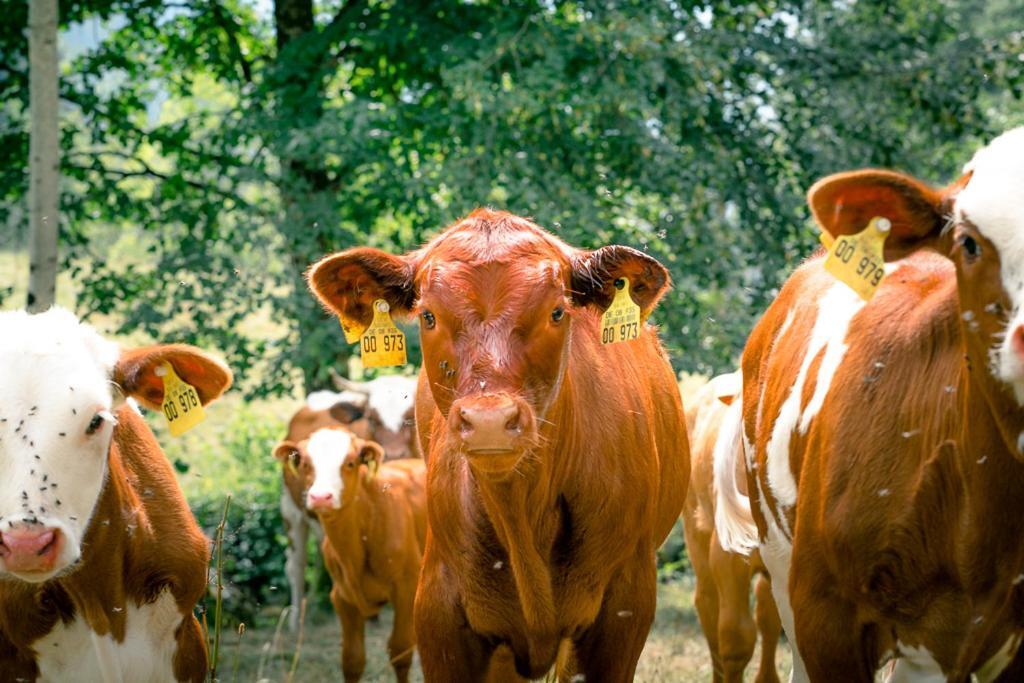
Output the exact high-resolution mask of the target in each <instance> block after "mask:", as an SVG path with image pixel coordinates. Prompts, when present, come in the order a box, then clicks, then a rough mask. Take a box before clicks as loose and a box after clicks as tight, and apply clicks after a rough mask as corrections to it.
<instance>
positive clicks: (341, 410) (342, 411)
mask: <svg viewBox="0 0 1024 683" xmlns="http://www.w3.org/2000/svg"><path fill="white" fill-rule="evenodd" d="M327 412H329V413H330V414H331V417H333V418H334V419H335V420H337V421H338V422H340V423H342V424H346V425H347V424H351V423H352V422H355V421H356V420H358V419H359V418H361V417H362V416H363V413H364V412H365V411H364V410H363V407H362V406H357V405H355V404H354V403H349V402H348V401H338V402H337V403H335V404H334V405H333V406H331V407H330V408H329V409H328V410H327Z"/></svg>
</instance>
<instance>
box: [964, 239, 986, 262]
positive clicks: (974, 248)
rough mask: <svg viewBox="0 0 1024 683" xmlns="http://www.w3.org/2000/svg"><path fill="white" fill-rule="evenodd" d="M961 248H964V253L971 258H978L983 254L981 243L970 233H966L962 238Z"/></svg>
mask: <svg viewBox="0 0 1024 683" xmlns="http://www.w3.org/2000/svg"><path fill="white" fill-rule="evenodd" d="M960 248H961V249H963V250H964V253H965V254H967V257H968V258H970V259H976V258H978V256H979V255H980V254H981V245H980V244H978V242H977V240H975V239H974V238H973V237H971V236H970V235H964V236H963V237H961V238H960Z"/></svg>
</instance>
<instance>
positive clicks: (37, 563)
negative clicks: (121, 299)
mask: <svg viewBox="0 0 1024 683" xmlns="http://www.w3.org/2000/svg"><path fill="white" fill-rule="evenodd" d="M0 329H3V331H4V333H3V335H0V368H3V381H2V382H0V481H2V482H3V486H2V487H0V577H4V576H14V577H16V578H19V579H22V580H25V581H30V582H41V581H46V580H48V579H50V578H52V577H54V576H56V575H58V574H60V573H62V572H65V571H68V570H69V568H71V567H73V566H74V564H75V563H76V562H77V561H78V559H79V558H80V556H81V554H82V545H81V544H82V540H83V538H84V537H85V535H86V532H87V530H88V528H89V524H90V520H91V517H92V514H93V510H94V508H95V507H96V503H97V501H98V500H99V498H100V495H101V493H102V491H103V487H104V483H105V481H106V477H107V471H108V453H109V451H110V445H111V440H112V437H113V435H114V430H115V429H117V428H118V427H117V418H116V417H115V412H116V411H117V410H118V409H119V408H120V407H121V405H122V404H123V401H124V398H125V397H126V396H130V397H132V398H134V399H136V400H137V401H139V402H140V403H142V404H144V405H146V406H147V407H150V408H154V409H157V410H159V409H160V404H161V402H162V401H163V393H164V392H163V380H162V379H161V378H160V377H159V376H158V372H162V371H163V370H162V368H163V364H164V363H168V362H169V363H170V364H171V365H172V366H173V367H174V370H175V372H176V373H177V374H178V376H179V377H181V378H182V379H183V380H185V381H186V382H188V383H189V384H191V385H193V386H194V387H195V388H196V390H197V392H198V393H199V398H200V400H201V401H202V402H203V403H204V404H205V403H208V402H209V401H212V400H213V399H215V398H217V397H218V396H219V395H220V394H221V393H222V392H223V391H224V389H226V388H227V386H228V385H229V384H230V383H231V373H230V372H229V371H228V369H227V368H226V367H224V365H223V364H222V363H221V362H220V361H217V360H216V359H214V358H212V357H210V356H208V355H206V354H204V353H203V352H202V351H199V350H198V349H195V348H192V347H189V346H182V345H169V346H150V347H145V348H141V349H135V350H120V349H119V348H118V346H117V345H116V344H114V343H112V342H109V341H106V340H104V339H103V338H102V337H100V335H99V334H97V333H96V331H95V330H93V329H92V328H91V327H89V326H87V325H84V324H81V323H80V322H79V321H78V319H77V318H75V316H74V315H73V314H71V313H69V312H68V311H65V310H62V309H56V308H54V309H51V310H49V311H48V312H46V313H41V314H38V315H28V314H26V313H24V312H21V311H14V312H8V313H0Z"/></svg>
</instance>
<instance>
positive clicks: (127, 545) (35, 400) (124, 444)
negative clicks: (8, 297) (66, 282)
mask: <svg viewBox="0 0 1024 683" xmlns="http://www.w3.org/2000/svg"><path fill="white" fill-rule="evenodd" d="M0 330H2V333H0V372H2V380H0V481H2V482H3V486H2V489H0V680H3V681H35V680H45V681H108V682H110V681H192V682H196V683H198V682H199V681H203V680H205V676H206V669H207V665H206V646H205V643H204V641H203V637H202V634H201V632H200V630H199V624H198V622H197V621H196V618H195V617H194V616H193V614H192V609H193V607H194V606H195V604H196V602H197V601H198V600H199V599H200V597H202V595H203V594H204V592H205V590H206V573H207V563H208V558H209V548H208V543H207V539H206V537H205V536H204V535H203V533H202V531H201V530H200V529H199V526H198V525H197V524H196V521H195V519H194V518H193V516H192V513H191V512H190V511H189V508H188V506H187V505H186V503H185V499H184V498H183V497H182V494H181V490H180V489H179V488H178V484H177V482H176V480H175V478H174V472H173V470H172V468H171V466H170V464H169V463H168V462H167V460H166V458H165V456H164V454H163V452H162V451H161V450H160V446H159V445H158V444H157V442H156V439H155V438H154V437H153V433H152V432H151V431H150V430H149V428H148V427H147V426H146V423H145V422H144V421H143V419H142V418H141V417H140V416H139V415H138V413H137V412H136V409H135V408H134V407H133V406H130V405H126V404H125V401H124V398H125V397H126V396H127V397H132V398H134V399H136V400H138V401H139V402H140V403H142V404H144V405H146V406H148V407H150V408H155V409H157V410H159V409H160V404H161V402H162V400H163V380H162V379H161V378H160V377H158V376H157V373H158V369H160V370H162V369H163V364H164V363H170V364H171V365H172V366H173V367H174V370H175V372H176V373H177V374H178V375H179V376H180V377H181V378H182V379H184V380H185V381H186V382H188V383H189V384H192V385H193V386H194V387H195V388H196V390H197V391H198V393H199V398H200V400H201V401H202V402H203V403H204V404H205V403H208V402H209V401H212V400H213V399H215V398H217V397H218V396H219V395H220V394H221V392H223V391H224V389H225V388H227V386H228V385H229V384H230V382H231V373H230V372H229V371H228V369H227V368H226V367H224V365H223V364H222V363H220V362H219V361H217V360H215V359H213V358H211V357H210V356H208V355H206V354H204V353H203V352H201V351H199V350H198V349H195V348H192V347H189V346H183V345H168V346H150V347H145V348H140V349H135V350H120V349H119V348H118V347H117V345H116V344H114V343H112V342H109V341H107V340H105V339H103V338H102V337H100V335H99V334H97V333H96V332H95V331H94V330H93V329H92V328H91V327H89V326H87V325H84V324H81V323H79V321H78V320H77V318H75V316H74V315H73V314H71V313H70V312H68V311H65V310H62V309H56V308H54V309H51V310H49V311H48V312H46V313H41V314H38V315H28V314H26V313H23V312H20V311H16V312H6V313H0Z"/></svg>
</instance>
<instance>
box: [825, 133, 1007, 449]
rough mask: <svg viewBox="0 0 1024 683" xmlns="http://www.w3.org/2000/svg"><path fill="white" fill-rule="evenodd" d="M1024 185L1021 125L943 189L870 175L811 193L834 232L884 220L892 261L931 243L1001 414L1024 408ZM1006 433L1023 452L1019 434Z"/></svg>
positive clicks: (842, 178) (828, 181)
mask: <svg viewBox="0 0 1024 683" xmlns="http://www.w3.org/2000/svg"><path fill="white" fill-rule="evenodd" d="M1022 188H1024V128H1017V129H1015V130H1012V131H1009V132H1007V133H1005V134H1003V135H1001V136H1000V137H998V138H996V139H995V140H994V141H993V142H992V143H991V144H989V145H988V146H987V147H985V148H983V149H981V150H980V151H978V152H977V154H975V156H974V159H973V160H972V161H971V162H970V163H969V164H967V166H966V167H965V169H964V174H963V175H962V176H961V177H960V178H959V179H958V180H957V181H956V182H954V183H952V184H951V185H949V186H948V187H946V188H942V189H936V188H931V187H928V186H927V185H925V184H923V183H921V182H920V181H918V180H916V179H914V178H911V177H908V176H905V175H902V174H898V173H891V172H887V171H875V170H866V171H857V172H853V173H842V174H838V175H834V176H830V177H828V178H825V179H824V180H821V181H819V182H818V183H817V184H815V185H814V187H812V188H811V190H810V193H809V201H810V205H811V209H812V210H813V213H814V216H815V218H816V219H817V221H818V222H819V223H820V224H821V225H822V226H823V227H825V228H826V229H828V231H829V232H831V233H832V234H833V235H841V234H849V233H853V232H857V231H859V230H861V229H862V228H863V227H864V226H865V225H866V224H867V222H868V220H869V219H870V218H871V217H872V216H885V217H887V218H889V219H890V221H891V222H892V234H891V236H890V237H889V238H888V240H887V243H886V259H887V260H892V259H895V258H899V257H901V256H903V255H905V254H907V253H909V252H910V251H913V250H915V249H919V248H922V247H929V248H932V249H934V250H936V251H937V252H939V253H941V254H944V255H947V256H948V257H949V258H950V259H951V260H952V261H953V263H954V264H955V266H956V274H957V296H958V299H959V312H960V316H961V329H962V330H963V337H964V340H965V344H966V347H967V352H968V357H969V358H970V359H971V364H972V367H975V368H977V369H978V370H980V371H981V372H987V373H988V375H989V376H990V377H991V379H992V380H993V381H991V382H988V383H987V384H986V386H987V387H988V389H989V390H990V391H991V393H990V398H991V399H993V401H994V403H993V407H994V408H995V409H996V412H997V413H1002V412H1005V411H1007V410H1013V408H1014V406H1016V408H1017V409H1018V410H1019V407H1020V406H1024V192H1022ZM1006 399H1009V400H1006ZM1006 436H1008V437H1010V436H1012V438H1011V439H1010V443H1012V444H1014V446H1015V448H1014V449H1013V450H1019V449H1020V443H1019V442H1018V437H1017V435H1016V434H1013V435H1010V434H1007V435H1006Z"/></svg>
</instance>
